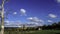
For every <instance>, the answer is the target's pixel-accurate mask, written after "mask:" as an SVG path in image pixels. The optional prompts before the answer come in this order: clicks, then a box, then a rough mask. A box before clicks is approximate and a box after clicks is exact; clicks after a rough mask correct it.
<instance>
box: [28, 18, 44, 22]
mask: <svg viewBox="0 0 60 34" xmlns="http://www.w3.org/2000/svg"><path fill="white" fill-rule="evenodd" d="M27 19H28V20H30V21H32V22H44V21H43V20H41V19H39V18H37V17H29V18H27Z"/></svg>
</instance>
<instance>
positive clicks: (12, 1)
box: [0, 0, 60, 25]
mask: <svg viewBox="0 0 60 34" xmlns="http://www.w3.org/2000/svg"><path fill="white" fill-rule="evenodd" d="M0 4H1V0H0ZM4 15H5V19H4V20H5V22H7V23H5V24H6V25H11V24H14V25H16V24H21V23H23V24H26V23H28V24H36V25H43V24H46V25H48V24H52V23H55V22H59V21H60V0H8V1H6V0H5V4H4Z"/></svg>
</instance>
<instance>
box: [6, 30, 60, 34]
mask: <svg viewBox="0 0 60 34" xmlns="http://www.w3.org/2000/svg"><path fill="white" fill-rule="evenodd" d="M5 34H60V30H40V31H20V32H19V31H10V32H8V31H5Z"/></svg>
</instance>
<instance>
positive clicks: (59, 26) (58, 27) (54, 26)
mask: <svg viewBox="0 0 60 34" xmlns="http://www.w3.org/2000/svg"><path fill="white" fill-rule="evenodd" d="M41 28H42V30H49V29H50V30H60V22H58V23H53V24H52V25H43V26H42V27H41Z"/></svg>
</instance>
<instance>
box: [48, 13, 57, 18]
mask: <svg viewBox="0 0 60 34" xmlns="http://www.w3.org/2000/svg"><path fill="white" fill-rule="evenodd" d="M49 17H51V18H56V17H57V16H56V15H54V14H49Z"/></svg>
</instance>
